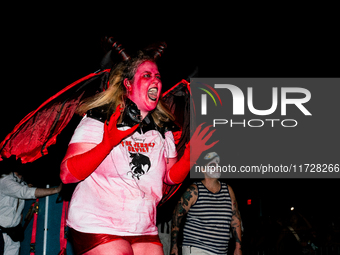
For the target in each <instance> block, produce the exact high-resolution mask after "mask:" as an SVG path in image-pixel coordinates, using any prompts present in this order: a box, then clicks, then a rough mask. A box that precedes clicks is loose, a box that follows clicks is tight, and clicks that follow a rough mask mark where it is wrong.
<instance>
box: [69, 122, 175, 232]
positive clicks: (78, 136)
mask: <svg viewBox="0 0 340 255" xmlns="http://www.w3.org/2000/svg"><path fill="white" fill-rule="evenodd" d="M103 128H104V124H103V123H102V122H100V121H97V120H95V119H92V118H88V117H84V118H83V119H82V121H81V122H80V124H79V125H78V127H77V128H76V130H75V132H74V135H73V137H72V139H71V141H70V144H71V143H94V144H98V143H100V142H101V141H102V138H103V132H104V130H103ZM128 128H129V127H123V128H119V129H121V130H126V129H128ZM176 156H177V152H176V147H175V142H174V138H173V135H172V132H167V133H165V139H163V137H162V136H161V134H160V133H159V132H158V131H156V130H150V131H147V132H146V133H144V134H139V133H138V132H135V133H134V134H133V135H132V136H130V137H128V138H126V139H125V140H123V141H122V142H121V143H120V144H119V145H117V146H116V147H114V148H113V150H112V151H111V152H110V154H109V155H108V156H107V157H106V158H105V159H104V160H103V162H102V163H101V164H100V165H99V166H98V168H97V169H96V170H95V171H94V172H93V173H92V174H91V175H90V176H89V177H87V178H86V179H85V180H84V181H82V182H80V183H79V184H78V185H77V187H76V189H75V191H74V193H73V196H72V200H71V203H70V209H69V214H68V219H67V224H68V225H69V226H70V227H71V228H74V229H75V230H77V231H80V232H85V233H104V234H113V235H121V236H134V235H157V233H158V232H157V227H156V206H157V204H158V203H159V201H160V200H161V198H162V195H163V190H162V188H163V180H164V177H165V174H166V158H175V157H176Z"/></svg>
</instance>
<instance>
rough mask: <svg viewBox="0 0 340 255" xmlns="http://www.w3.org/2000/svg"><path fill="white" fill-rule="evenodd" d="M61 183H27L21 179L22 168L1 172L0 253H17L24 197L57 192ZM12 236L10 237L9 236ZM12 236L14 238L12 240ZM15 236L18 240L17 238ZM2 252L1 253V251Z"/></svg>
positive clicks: (20, 234)
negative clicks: (49, 185)
mask: <svg viewBox="0 0 340 255" xmlns="http://www.w3.org/2000/svg"><path fill="white" fill-rule="evenodd" d="M61 188H62V185H61V184H60V185H59V186H58V187H56V188H46V189H45V188H36V187H31V185H27V183H26V182H24V180H23V176H22V169H17V170H15V171H14V172H10V173H8V174H3V175H2V176H1V178H0V215H1V217H0V255H2V254H4V255H18V254H19V249H20V239H21V241H22V239H23V229H22V228H21V221H22V211H23V209H24V206H25V199H35V198H39V197H45V196H49V195H53V194H56V193H59V192H60V191H61ZM11 236H12V237H11ZM12 238H13V239H14V240H12ZM17 238H18V239H19V240H17ZM1 252H2V253H1Z"/></svg>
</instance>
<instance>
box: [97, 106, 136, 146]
mask: <svg viewBox="0 0 340 255" xmlns="http://www.w3.org/2000/svg"><path fill="white" fill-rule="evenodd" d="M122 109H123V108H122V107H121V106H120V104H119V105H118V106H117V108H116V111H115V112H114V113H113V114H112V115H111V118H110V121H109V122H108V123H107V122H105V123H104V135H103V141H102V142H103V143H104V144H105V145H106V146H108V147H110V149H112V148H113V147H115V146H116V145H118V144H119V143H120V142H121V141H122V140H123V139H124V138H125V137H127V136H129V135H131V134H132V133H133V132H135V130H136V129H137V128H138V126H139V124H137V125H134V126H133V127H132V128H130V129H128V130H125V131H121V130H118V129H117V122H118V119H119V117H120V113H121V110H122Z"/></svg>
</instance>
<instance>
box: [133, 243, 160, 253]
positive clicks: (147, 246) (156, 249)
mask: <svg viewBox="0 0 340 255" xmlns="http://www.w3.org/2000/svg"><path fill="white" fill-rule="evenodd" d="M131 246H132V250H133V254H134V255H150V254H152V255H164V253H163V247H162V246H160V245H157V244H154V243H134V244H132V245H131Z"/></svg>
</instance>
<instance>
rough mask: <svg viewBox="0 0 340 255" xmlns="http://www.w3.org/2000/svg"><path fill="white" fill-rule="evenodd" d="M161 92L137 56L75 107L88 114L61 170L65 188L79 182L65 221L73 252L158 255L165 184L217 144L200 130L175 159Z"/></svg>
mask: <svg viewBox="0 0 340 255" xmlns="http://www.w3.org/2000/svg"><path fill="white" fill-rule="evenodd" d="M161 90H162V82H161V77H160V73H159V71H158V67H157V64H156V63H155V61H154V59H153V58H152V57H148V56H146V55H143V54H140V55H139V56H138V57H136V58H132V59H130V60H129V61H125V62H122V63H120V64H118V65H117V66H116V67H115V68H113V69H112V71H111V74H110V79H109V88H108V89H107V90H106V91H104V92H101V93H98V94H96V95H95V96H93V97H92V98H89V99H86V100H85V101H84V102H82V104H81V105H80V106H79V107H78V109H77V112H78V113H79V114H82V115H83V114H85V113H86V115H85V116H84V118H83V119H82V120H81V122H80V123H79V125H78V127H77V128H76V130H75V132H74V134H73V136H72V138H71V141H70V143H69V147H68V150H67V152H66V156H65V158H64V159H63V161H62V163H61V173H60V176H61V179H62V181H63V183H77V182H79V184H78V185H77V187H76V189H75V191H74V193H73V196H72V199H71V202H70V208H69V214H68V219H67V224H68V226H69V227H70V228H71V234H72V240H73V247H74V250H75V252H76V254H89V255H91V254H96V255H100V254H137V255H139V254H155V255H157V254H163V250H162V244H161V242H160V240H159V238H158V231H157V227H156V206H157V204H158V202H159V201H160V200H161V198H162V195H163V194H162V187H163V182H165V183H167V184H169V185H173V184H178V183H181V182H182V181H183V180H184V179H185V177H186V176H187V174H188V172H189V170H190V168H191V167H192V166H193V164H194V163H195V160H196V159H198V157H199V155H200V154H201V153H202V152H203V151H204V150H207V149H209V148H211V147H212V146H213V145H214V144H215V143H216V142H213V143H211V144H209V145H206V143H207V142H208V140H209V138H210V137H211V135H212V133H213V131H211V132H209V133H208V131H209V128H210V127H206V128H204V129H203V130H202V131H201V126H199V127H198V128H197V130H196V131H195V133H194V134H193V136H192V138H191V140H190V142H189V143H188V145H187V146H186V149H185V152H184V155H183V156H182V158H181V159H180V160H179V161H177V152H176V147H175V142H174V137H173V134H172V132H171V129H172V127H173V122H172V121H173V116H172V115H171V113H170V111H169V110H168V109H167V108H166V106H165V105H164V104H163V103H162V101H161V99H160V97H161ZM203 137H204V138H203ZM189 144H191V146H189ZM190 147H191V148H192V147H194V148H195V151H191V153H192V157H191V161H190V149H189V148H190Z"/></svg>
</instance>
